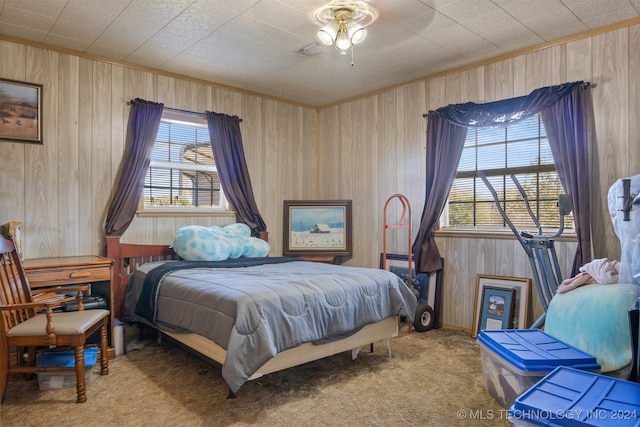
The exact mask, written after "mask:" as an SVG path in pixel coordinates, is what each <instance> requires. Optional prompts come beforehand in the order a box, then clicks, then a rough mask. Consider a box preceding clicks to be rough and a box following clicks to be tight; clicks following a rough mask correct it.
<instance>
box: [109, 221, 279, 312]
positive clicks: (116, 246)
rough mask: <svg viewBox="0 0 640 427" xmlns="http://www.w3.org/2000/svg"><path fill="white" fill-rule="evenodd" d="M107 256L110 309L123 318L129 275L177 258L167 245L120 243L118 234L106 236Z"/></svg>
mask: <svg viewBox="0 0 640 427" xmlns="http://www.w3.org/2000/svg"><path fill="white" fill-rule="evenodd" d="M259 237H260V238H261V239H262V240H264V241H265V242H268V241H269V233H268V232H267V231H261V232H260V235H259ZM107 258H111V259H112V260H113V270H114V274H113V277H114V282H115V283H112V285H111V286H112V287H113V300H114V301H113V305H114V307H111V309H112V310H113V311H114V314H115V316H116V317H117V318H118V319H120V320H124V297H125V293H126V289H127V283H129V276H131V275H132V274H133V273H134V272H135V271H136V270H137V269H138V267H140V266H141V265H143V264H146V263H149V262H154V261H166V260H171V259H179V258H180V257H179V256H178V255H177V254H176V253H175V251H174V250H173V248H172V247H171V246H169V245H140V244H135V243H120V236H107Z"/></svg>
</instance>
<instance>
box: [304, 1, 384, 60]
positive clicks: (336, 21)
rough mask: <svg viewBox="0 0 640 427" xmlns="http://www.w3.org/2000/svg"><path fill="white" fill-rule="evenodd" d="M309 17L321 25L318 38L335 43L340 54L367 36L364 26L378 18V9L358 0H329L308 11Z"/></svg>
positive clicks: (326, 42) (328, 42) (328, 44)
mask: <svg viewBox="0 0 640 427" xmlns="http://www.w3.org/2000/svg"><path fill="white" fill-rule="evenodd" d="M309 18H310V19H311V21H313V22H314V23H315V24H316V25H319V26H321V27H322V28H320V30H319V31H318V39H320V42H322V43H323V44H325V45H327V46H331V45H332V44H334V45H335V47H336V49H337V50H339V51H340V53H341V54H342V55H344V54H346V51H347V50H349V49H351V48H353V46H354V45H356V44H359V43H362V42H363V41H364V39H365V38H366V37H367V30H366V28H365V27H366V26H368V25H370V24H371V23H372V22H373V21H375V20H376V19H377V18H378V9H376V8H375V7H373V6H371V5H370V4H369V3H366V2H364V1H359V0H331V1H329V2H328V3H327V4H325V5H324V6H320V7H317V8H315V9H312V10H311V11H309Z"/></svg>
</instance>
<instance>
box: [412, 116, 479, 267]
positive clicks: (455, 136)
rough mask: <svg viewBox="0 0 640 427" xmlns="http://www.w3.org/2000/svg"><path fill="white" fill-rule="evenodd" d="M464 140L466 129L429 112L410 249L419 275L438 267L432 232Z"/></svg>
mask: <svg viewBox="0 0 640 427" xmlns="http://www.w3.org/2000/svg"><path fill="white" fill-rule="evenodd" d="M466 137H467V127H466V126H459V125H456V124H453V123H451V122H450V121H449V120H447V119H445V118H443V117H442V116H441V114H440V112H439V111H437V110H436V111H432V112H430V113H429V118H428V121H427V179H426V193H425V203H424V208H423V210H422V217H421V219H420V228H419V229H418V235H417V236H416V239H415V241H414V243H413V247H412V249H411V250H412V252H413V255H414V259H415V264H416V270H417V271H418V272H420V273H423V272H433V271H437V270H440V269H441V268H442V258H441V257H440V251H439V250H438V246H437V245H436V240H435V238H434V235H433V232H434V230H435V228H436V225H437V223H438V218H439V217H440V214H441V213H442V210H443V209H444V205H445V203H446V201H447V197H448V195H449V190H450V189H451V185H453V179H454V178H455V176H456V171H457V169H458V163H459V162H460V155H461V154H462V149H463V148H464V140H465V139H466Z"/></svg>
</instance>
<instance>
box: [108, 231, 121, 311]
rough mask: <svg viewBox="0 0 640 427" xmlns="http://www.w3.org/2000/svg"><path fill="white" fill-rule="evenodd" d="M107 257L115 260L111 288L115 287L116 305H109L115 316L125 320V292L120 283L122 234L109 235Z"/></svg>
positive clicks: (114, 298) (114, 303)
mask: <svg viewBox="0 0 640 427" xmlns="http://www.w3.org/2000/svg"><path fill="white" fill-rule="evenodd" d="M107 258H111V259H112V260H113V274H112V275H111V277H112V281H113V282H114V283H111V288H112V289H113V305H114V306H115V307H109V310H111V311H112V312H113V314H114V316H115V317H117V318H118V319H119V320H123V317H122V315H123V314H124V312H123V310H124V307H123V306H122V305H123V301H124V294H123V289H122V286H121V285H120V282H121V280H122V279H121V276H122V271H123V265H122V257H121V256H120V236H107Z"/></svg>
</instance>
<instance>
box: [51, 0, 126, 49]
mask: <svg viewBox="0 0 640 427" xmlns="http://www.w3.org/2000/svg"><path fill="white" fill-rule="evenodd" d="M86 2H87V0H69V3H68V4H67V7H65V8H64V10H62V11H61V13H60V15H59V16H58V17H57V19H56V23H55V25H54V26H53V28H52V29H51V32H52V33H53V34H55V35H56V36H62V37H63V38H70V39H75V40H84V41H89V42H93V41H95V40H96V38H97V37H98V36H99V35H100V34H101V33H102V32H103V31H104V30H105V29H106V28H107V27H108V26H109V24H111V22H112V21H113V20H114V19H115V18H117V16H118V15H119V14H120V13H121V12H122V11H123V10H124V9H125V8H126V7H127V5H128V4H129V3H131V0H109V1H94V2H92V3H91V8H86V7H83V5H84V4H86Z"/></svg>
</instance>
